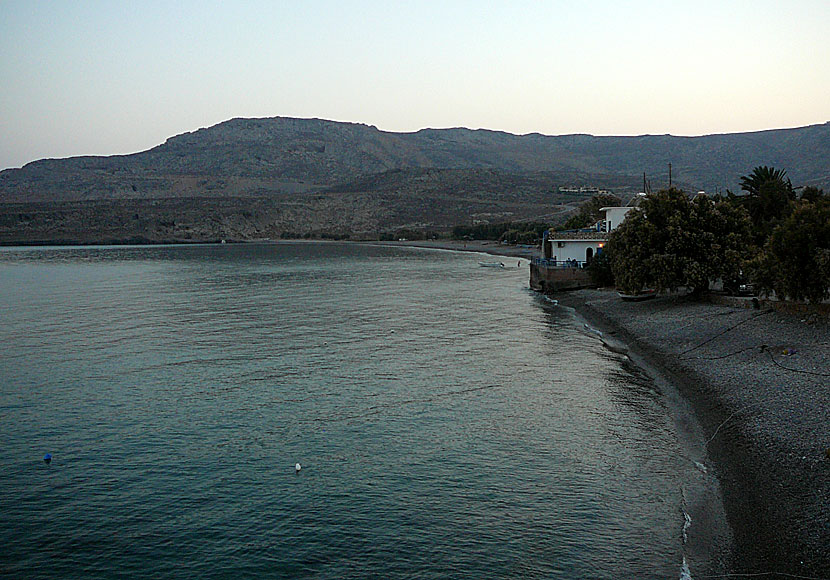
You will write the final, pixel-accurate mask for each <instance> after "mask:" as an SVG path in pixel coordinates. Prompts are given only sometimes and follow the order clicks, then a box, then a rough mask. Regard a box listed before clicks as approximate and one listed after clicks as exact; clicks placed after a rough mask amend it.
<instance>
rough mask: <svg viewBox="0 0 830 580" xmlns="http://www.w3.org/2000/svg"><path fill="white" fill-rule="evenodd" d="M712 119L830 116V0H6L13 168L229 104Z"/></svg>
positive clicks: (2, 37)
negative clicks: (397, 0) (195, 0)
mask: <svg viewBox="0 0 830 580" xmlns="http://www.w3.org/2000/svg"><path fill="white" fill-rule="evenodd" d="M272 116H297V117H320V118H324V119H333V120H338V121H354V122H361V123H367V124H370V125H376V126H377V127H378V128H380V129H383V130H388V131H415V130H418V129H421V128H424V127H458V126H463V127H470V128H479V127H483V128H487V129H497V130H503V131H509V132H511V133H530V132H540V133H545V134H563V133H592V134H596V135H623V134H624V135H632V134H644V133H652V134H659V133H672V134H676V135H701V134H707V133H723V132H736V131H754V130H760V129H769V128H779V127H795V126H802V125H810V124H814V123H824V122H826V121H828V120H830V0H788V1H780V2H773V1H767V0H751V1H749V0H748V1H729V0H717V1H706V0H694V1H682V2H681V1H676V2H671V1H654V2H646V1H626V0H608V1H600V0H597V1H590V0H584V1H577V0H573V1H558V0H549V1H539V2H520V1H518V0H512V1H506V2H484V1H482V2H472V1H469V2H462V1H455V0H441V1H435V2H433V1H427V0H421V1H416V2H395V1H393V0H383V1H377V2H375V1H369V0H366V1H363V2H351V1H348V0H339V1H333V2H322V1H321V2H314V1H307V2H306V1H302V0H292V1H290V2H277V1H263V2H215V3H214V2H204V1H199V2H189V1H180V2H170V1H164V2H149V1H141V2H138V1H137V2H116V1H101V2H84V1H71V0H66V1H64V2H38V1H31V0H26V1H20V2H18V1H10V0H0V169H2V168H7V167H19V166H21V165H22V164H25V163H27V162H29V161H32V160H34V159H40V158H43V157H67V156H72V155H83V154H100V155H109V154H116V153H131V152H135V151H140V150H144V149H148V148H150V147H153V146H155V145H158V144H159V143H162V142H164V140H165V139H167V138H168V137H170V136H172V135H175V134H178V133H182V132H185V131H193V130H195V129H198V128H199V127H206V126H210V125H213V124H215V123H218V122H220V121H224V120H226V119H230V118H233V117H272Z"/></svg>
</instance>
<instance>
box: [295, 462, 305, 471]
mask: <svg viewBox="0 0 830 580" xmlns="http://www.w3.org/2000/svg"><path fill="white" fill-rule="evenodd" d="M302 468H303V466H302V465H300V464H299V463H297V464H296V465H295V466H294V473H300V470H301V469H302Z"/></svg>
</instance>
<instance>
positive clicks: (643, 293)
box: [617, 288, 657, 302]
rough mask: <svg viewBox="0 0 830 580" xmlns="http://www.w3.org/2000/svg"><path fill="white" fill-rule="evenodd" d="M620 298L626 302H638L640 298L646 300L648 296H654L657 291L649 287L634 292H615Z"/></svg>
mask: <svg viewBox="0 0 830 580" xmlns="http://www.w3.org/2000/svg"><path fill="white" fill-rule="evenodd" d="M617 295H619V297H620V298H622V299H623V300H625V301H626V302H639V301H641V300H648V299H649V298H654V297H655V296H657V291H656V290H655V289H654V288H649V289H647V290H640V291H639V292H635V293H634V294H625V293H623V292H617Z"/></svg>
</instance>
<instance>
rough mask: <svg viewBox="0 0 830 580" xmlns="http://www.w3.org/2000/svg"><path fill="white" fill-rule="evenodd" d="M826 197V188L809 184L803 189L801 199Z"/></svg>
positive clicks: (816, 199) (813, 199)
mask: <svg viewBox="0 0 830 580" xmlns="http://www.w3.org/2000/svg"><path fill="white" fill-rule="evenodd" d="M823 197H824V190H823V189H819V188H818V187H814V186H812V185H808V186H807V187H805V188H804V189H802V190H801V201H818V200H820V199H821V198H823Z"/></svg>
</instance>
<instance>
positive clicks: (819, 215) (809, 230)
mask: <svg viewBox="0 0 830 580" xmlns="http://www.w3.org/2000/svg"><path fill="white" fill-rule="evenodd" d="M822 197H823V196H819V197H818V199H817V200H816V201H815V203H810V202H802V203H801V204H800V205H799V206H798V207H797V208H796V209H795V211H794V212H793V213H792V215H790V216H789V217H788V218H787V219H786V220H784V222H783V223H781V224H780V225H779V226H778V227H776V228H775V230H774V231H773V232H772V235H771V236H770V238H769V240H768V241H767V244H766V246H765V247H764V252H763V253H762V254H761V255H760V256H759V257H758V258H756V260H755V261H754V262H753V265H754V268H753V271H754V279H755V281H756V283H757V284H758V285H759V287H760V289H761V290H762V291H764V292H766V293H770V292H772V291H775V294H776V295H777V296H778V297H779V298H782V299H783V298H790V299H792V300H809V301H810V302H813V303H818V302H821V301H822V300H824V299H826V298H830V199H827V198H823V199H822Z"/></svg>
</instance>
